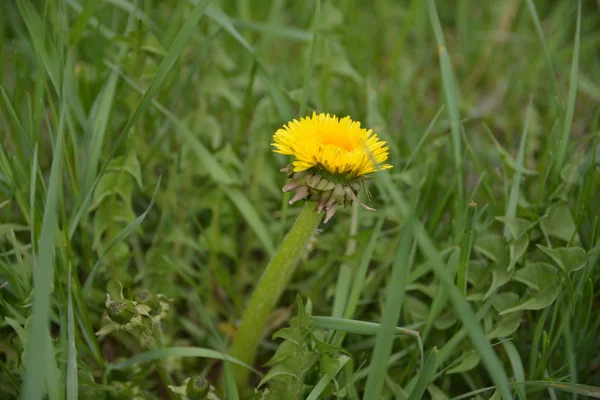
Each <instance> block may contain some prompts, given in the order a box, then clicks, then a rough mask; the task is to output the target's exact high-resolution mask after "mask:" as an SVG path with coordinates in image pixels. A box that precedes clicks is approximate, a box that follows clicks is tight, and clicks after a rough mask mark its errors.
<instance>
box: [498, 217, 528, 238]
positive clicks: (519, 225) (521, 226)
mask: <svg viewBox="0 0 600 400" xmlns="http://www.w3.org/2000/svg"><path fill="white" fill-rule="evenodd" d="M496 220H497V221H500V222H503V223H504V225H506V226H507V227H508V230H509V231H510V233H511V235H512V237H513V239H518V238H520V237H521V236H523V235H524V234H525V232H527V230H528V229H529V228H530V227H531V222H529V221H527V220H526V219H522V218H517V217H508V216H503V217H496Z"/></svg>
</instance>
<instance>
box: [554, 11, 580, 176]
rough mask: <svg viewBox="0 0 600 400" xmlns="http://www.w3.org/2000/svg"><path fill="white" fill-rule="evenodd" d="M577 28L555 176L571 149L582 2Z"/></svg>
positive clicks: (578, 13)
mask: <svg viewBox="0 0 600 400" xmlns="http://www.w3.org/2000/svg"><path fill="white" fill-rule="evenodd" d="M577 4H578V5H577V28H576V32H575V43H574V49H573V61H572V62H571V76H570V78H569V97H568V98H567V110H566V114H565V119H564V125H563V131H562V135H561V138H560V141H559V142H558V154H557V158H556V164H555V167H556V169H555V176H558V175H559V174H560V171H561V169H562V167H563V164H564V162H565V158H566V157H567V148H568V147H569V136H570V135H571V125H572V124H573V113H574V112H575V100H576V98H577V78H578V75H579V48H580V43H581V0H579V2H578V3H577Z"/></svg>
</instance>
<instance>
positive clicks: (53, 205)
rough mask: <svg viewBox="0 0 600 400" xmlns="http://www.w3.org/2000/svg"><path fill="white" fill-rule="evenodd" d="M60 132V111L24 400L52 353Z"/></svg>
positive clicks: (38, 386)
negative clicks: (52, 293) (49, 321)
mask: <svg viewBox="0 0 600 400" xmlns="http://www.w3.org/2000/svg"><path fill="white" fill-rule="evenodd" d="M63 105H64V104H63ZM65 109H66V107H63V110H65ZM63 131H64V114H61V118H60V122H59V126H58V134H57V136H56V144H55V146H54V155H53V159H52V167H51V169H50V179H49V183H48V193H47V196H46V204H45V206H44V216H43V219H42V229H41V233H40V239H39V245H38V254H37V257H36V258H35V266H36V268H35V272H34V275H33V284H34V290H33V309H32V317H31V325H30V327H29V332H28V340H27V346H26V350H27V353H26V357H25V361H26V365H27V368H26V371H25V381H24V383H23V391H22V396H23V399H27V400H29V399H32V400H36V399H41V398H42V393H43V389H44V378H43V377H47V373H48V372H47V371H46V370H45V369H46V368H47V367H48V363H49V362H50V361H51V360H50V359H48V357H50V356H51V355H52V354H53V352H54V349H53V348H47V346H49V345H50V346H51V341H50V332H49V330H48V319H49V317H50V306H51V305H52V300H51V296H50V295H51V287H52V283H53V282H54V246H55V243H56V240H57V236H58V202H59V198H60V190H61V184H60V182H61V174H62V172H61V168H62V167H61V166H62V163H61V160H62V149H63Z"/></svg>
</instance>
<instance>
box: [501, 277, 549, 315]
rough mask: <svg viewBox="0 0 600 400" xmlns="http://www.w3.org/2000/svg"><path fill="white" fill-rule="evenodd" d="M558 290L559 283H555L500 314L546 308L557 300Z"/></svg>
mask: <svg viewBox="0 0 600 400" xmlns="http://www.w3.org/2000/svg"><path fill="white" fill-rule="evenodd" d="M558 290H559V286H558V284H557V283H553V284H551V285H549V286H548V287H546V288H545V289H544V290H542V291H541V292H539V293H537V294H535V295H534V296H533V297H530V298H529V299H527V300H525V301H523V302H521V304H519V305H517V306H515V307H512V308H509V309H508V310H504V311H502V312H501V313H500V315H505V314H510V313H513V312H516V311H522V310H541V309H542V308H546V307H548V306H549V305H550V304H552V303H554V300H556V296H557V295H558Z"/></svg>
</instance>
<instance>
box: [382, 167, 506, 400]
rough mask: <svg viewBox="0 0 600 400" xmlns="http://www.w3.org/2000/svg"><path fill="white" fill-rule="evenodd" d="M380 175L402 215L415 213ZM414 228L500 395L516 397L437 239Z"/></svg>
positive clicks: (384, 174) (417, 224) (418, 225)
mask: <svg viewBox="0 0 600 400" xmlns="http://www.w3.org/2000/svg"><path fill="white" fill-rule="evenodd" d="M379 175H380V177H381V179H380V181H381V184H380V185H381V186H383V187H384V188H385V189H387V192H388V193H389V194H390V196H391V198H392V200H393V202H394V203H395V205H396V207H397V209H398V211H399V213H400V215H401V216H403V217H404V218H409V217H410V215H413V213H414V212H413V210H411V207H410V206H409V205H408V202H407V201H406V200H405V199H404V196H403V195H402V193H400V191H399V190H398V189H397V188H396V187H395V185H394V183H393V182H392V179H391V177H390V175H389V173H388V172H387V171H383V172H381V173H379ZM378 182H379V181H378ZM413 229H414V235H415V237H416V238H417V242H418V244H419V247H420V249H421V251H422V252H423V254H424V255H425V257H426V258H427V259H429V261H430V262H431V267H432V269H433V271H434V272H435V275H436V276H437V278H438V279H439V281H440V283H441V284H442V285H443V286H444V287H445V288H446V290H447V291H448V295H449V298H450V301H451V302H452V305H453V306H454V309H455V312H456V314H457V315H458V317H459V318H460V320H461V321H462V323H463V326H464V328H465V330H466V332H467V333H468V335H469V337H470V338H471V342H472V343H473V345H474V346H475V347H476V348H477V349H478V350H479V352H480V354H481V359H482V360H483V363H484V364H485V366H486V367H487V369H488V372H489V374H490V377H491V378H492V380H493V381H494V383H495V384H496V386H497V387H498V391H499V392H500V395H501V396H502V398H503V399H504V400H509V399H511V398H512V396H511V393H510V386H509V383H508V377H507V376H506V372H505V371H504V368H503V367H502V364H501V363H500V360H499V359H498V356H497V354H496V353H495V352H494V350H493V349H492V347H491V345H490V343H489V341H488V339H487V338H486V336H485V333H484V331H483V329H482V328H481V326H480V325H479V322H478V320H477V318H476V316H475V314H474V313H473V310H472V309H471V306H470V305H469V303H468V302H467V301H466V299H465V298H464V297H463V296H462V294H461V293H460V291H459V290H458V289H457V287H456V286H455V285H454V282H453V280H452V278H451V276H450V274H449V272H448V271H446V268H445V265H444V262H443V259H442V257H441V256H440V254H439V252H438V250H437V249H436V247H435V245H434V243H433V241H432V240H431V238H430V237H429V235H428V234H427V232H426V231H425V229H424V228H423V225H422V224H421V223H420V221H416V222H415V224H414V225H413Z"/></svg>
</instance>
